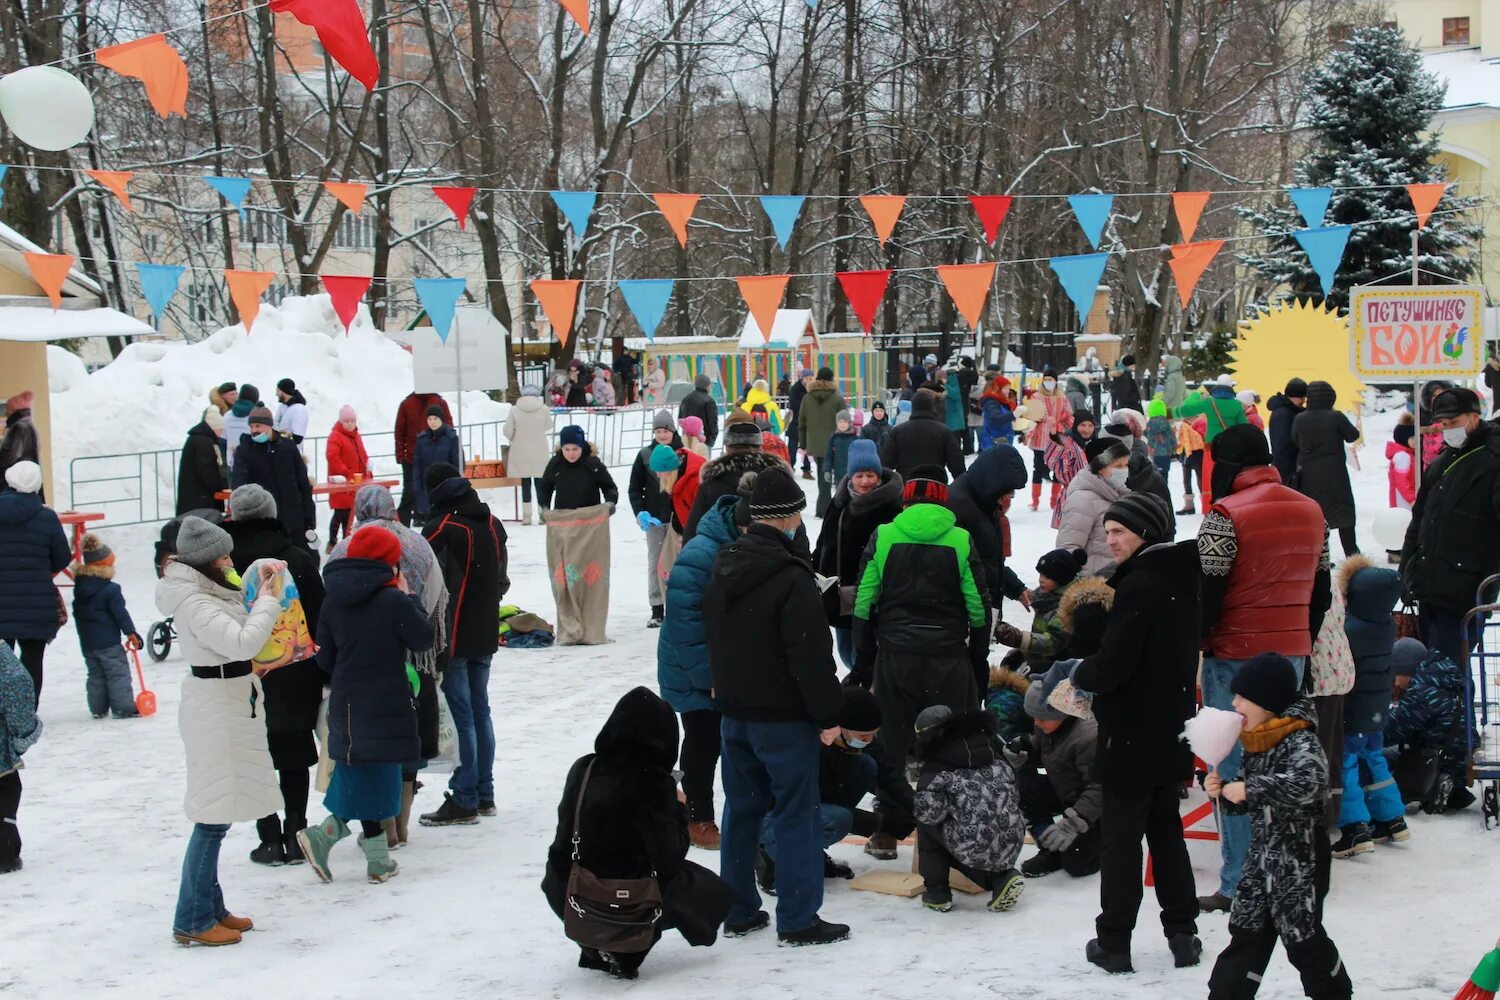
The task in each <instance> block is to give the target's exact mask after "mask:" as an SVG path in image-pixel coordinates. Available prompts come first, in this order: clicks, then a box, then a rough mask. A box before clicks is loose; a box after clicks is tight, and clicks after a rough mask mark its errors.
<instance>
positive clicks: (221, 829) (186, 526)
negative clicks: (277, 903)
mask: <svg viewBox="0 0 1500 1000" xmlns="http://www.w3.org/2000/svg"><path fill="white" fill-rule="evenodd" d="M176 548H177V551H176V554H175V555H174V556H173V557H172V558H171V559H170V560H169V561H168V562H167V564H166V567H165V569H164V570H163V571H162V577H161V579H160V580H159V581H157V584H156V607H157V609H158V610H159V611H160V612H161V613H162V614H163V615H167V616H169V617H171V618H172V620H173V623H174V625H175V627H176V631H177V637H178V642H179V643H181V646H182V651H183V655H184V657H185V658H186V659H187V661H188V663H190V664H191V665H192V670H191V672H190V673H189V674H188V675H187V676H186V677H184V678H183V681H182V700H181V702H180V704H179V705H178V709H177V729H178V731H179V732H180V733H181V735H182V743H183V749H184V750H185V751H186V755H187V795H186V797H185V799H184V803H183V804H184V809H185V811H186V813H187V817H188V819H190V820H192V821H193V823H194V824H195V825H194V827H193V835H192V837H191V838H190V839H189V840H188V847H187V855H186V857H184V858H183V864H182V881H181V884H180V886H179V888H178V892H177V912H176V915H175V917H174V918H173V921H172V937H173V939H174V940H176V941H177V942H178V943H179V944H184V945H188V944H204V945H225V944H238V943H239V940H240V934H241V932H243V931H247V930H249V929H250V928H251V927H252V926H253V924H252V922H251V920H250V918H248V917H237V916H235V915H234V914H232V913H230V912H229V910H228V909H226V908H225V906H224V894H223V893H222V892H221V891H220V889H219V847H220V845H221V844H222V843H223V842H224V835H225V834H226V833H228V832H229V825H230V824H231V823H236V822H249V821H253V820H256V819H259V818H260V817H262V816H266V815H269V814H270V813H273V812H275V811H277V810H278V809H280V808H281V804H282V802H281V788H280V786H279V785H278V784H277V781H276V771H275V769H274V768H273V767H272V766H271V752H270V750H269V749H268V748H267V745H266V721H265V718H264V717H263V715H262V714H261V707H260V706H263V705H264V703H265V699H264V697H263V695H262V693H261V686H260V679H259V678H257V677H256V676H255V675H254V674H252V673H251V670H250V664H249V662H248V661H249V660H250V658H251V657H253V656H254V655H255V654H256V653H258V652H259V651H260V650H261V648H262V647H263V646H264V645H265V644H266V640H267V639H269V638H270V636H271V630H272V628H273V627H274V626H275V625H276V619H277V617H278V616H279V615H280V613H281V601H280V598H279V597H278V596H277V594H276V593H274V592H273V588H271V587H269V586H262V587H261V588H260V593H259V595H258V596H257V597H256V599H255V605H254V607H253V608H251V610H250V611H248V612H247V611H246V610H245V604H244V599H243V597H242V596H241V594H240V590H239V586H238V582H239V581H238V577H236V576H235V574H234V564H233V563H232V562H231V561H230V558H229V554H230V551H231V549H232V548H233V542H232V541H231V540H230V537H229V533H228V532H226V531H225V530H224V529H223V528H220V527H219V526H218V525H216V524H210V523H209V522H208V521H205V520H204V519H202V518H199V517H185V518H183V520H182V526H181V528H180V529H179V531H178V534H177V546H176ZM259 565H260V571H259V572H260V573H261V579H262V583H263V584H264V583H265V582H266V581H268V580H270V579H273V578H274V577H275V576H276V575H277V574H279V573H280V572H281V571H282V569H283V568H285V565H286V564H285V563H280V562H277V561H275V560H266V561H264V562H262V563H260V564H259Z"/></svg>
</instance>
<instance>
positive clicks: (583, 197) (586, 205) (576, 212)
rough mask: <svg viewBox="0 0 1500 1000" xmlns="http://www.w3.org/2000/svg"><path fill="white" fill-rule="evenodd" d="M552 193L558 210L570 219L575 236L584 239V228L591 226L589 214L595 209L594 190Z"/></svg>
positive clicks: (569, 222) (569, 223)
mask: <svg viewBox="0 0 1500 1000" xmlns="http://www.w3.org/2000/svg"><path fill="white" fill-rule="evenodd" d="M551 194H552V201H553V202H554V203H555V204H556V205H557V210H558V211H559V212H561V213H562V214H563V218H565V219H567V220H568V225H570V226H572V227H573V236H574V237H575V238H577V239H580V240H581V239H583V233H584V230H586V229H588V227H589V215H590V214H592V212H593V211H594V201H595V198H596V195H595V194H594V192H592V191H553V192H551Z"/></svg>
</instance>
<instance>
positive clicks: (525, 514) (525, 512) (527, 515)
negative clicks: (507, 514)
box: [521, 502, 532, 526]
mask: <svg viewBox="0 0 1500 1000" xmlns="http://www.w3.org/2000/svg"><path fill="white" fill-rule="evenodd" d="M531 516H532V507H531V504H530V503H529V502H528V503H523V504H522V505H521V523H522V524H525V525H528V526H529V525H530V524H531V523H532V520H531Z"/></svg>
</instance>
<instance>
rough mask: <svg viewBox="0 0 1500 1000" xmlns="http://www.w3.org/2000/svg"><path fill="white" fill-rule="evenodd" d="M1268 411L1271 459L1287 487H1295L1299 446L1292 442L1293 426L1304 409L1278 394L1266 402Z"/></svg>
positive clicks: (1287, 397) (1288, 397) (1289, 398)
mask: <svg viewBox="0 0 1500 1000" xmlns="http://www.w3.org/2000/svg"><path fill="white" fill-rule="evenodd" d="M1266 409H1267V410H1269V411H1270V414H1271V422H1270V426H1269V427H1267V428H1266V430H1267V432H1268V433H1269V434H1270V437H1271V458H1272V460H1273V462H1274V463H1275V465H1276V471H1277V472H1279V473H1281V481H1282V482H1283V483H1284V484H1286V485H1287V486H1292V487H1295V486H1296V484H1297V445H1296V444H1295V443H1294V442H1293V441H1292V424H1293V423H1294V422H1295V421H1296V419H1297V416H1298V414H1300V413H1301V412H1302V407H1300V406H1298V405H1297V404H1296V403H1294V402H1292V400H1291V397H1290V396H1284V395H1282V394H1281V393H1279V392H1278V393H1277V394H1276V395H1274V396H1272V397H1271V398H1270V399H1268V400H1266Z"/></svg>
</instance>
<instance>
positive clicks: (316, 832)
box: [297, 816, 349, 882]
mask: <svg viewBox="0 0 1500 1000" xmlns="http://www.w3.org/2000/svg"><path fill="white" fill-rule="evenodd" d="M347 836H349V828H348V827H347V826H345V825H344V821H343V820H341V819H339V818H338V817H337V816H329V817H328V818H327V819H325V820H324V821H323V822H321V823H319V824H318V825H317V826H310V827H307V828H306V829H305V830H298V831H297V843H298V844H300V845H301V846H302V853H303V854H304V855H306V857H307V863H308V864H310V865H312V870H313V873H314V874H315V875H317V876H318V878H319V880H321V881H323V882H332V881H333V870H332V869H330V868H329V867H328V853H329V852H330V851H332V850H333V845H334V844H337V843H338V842H339V841H341V840H343V839H344V838H345V837H347Z"/></svg>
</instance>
